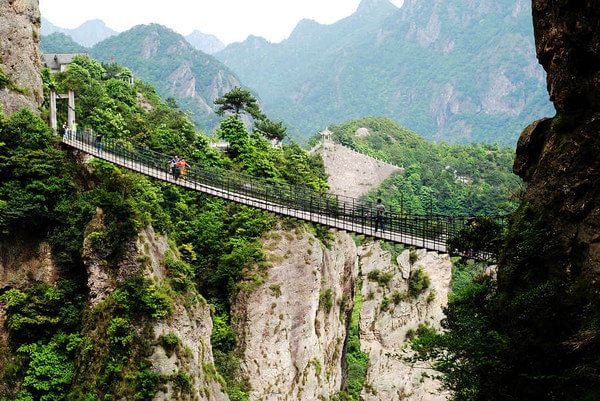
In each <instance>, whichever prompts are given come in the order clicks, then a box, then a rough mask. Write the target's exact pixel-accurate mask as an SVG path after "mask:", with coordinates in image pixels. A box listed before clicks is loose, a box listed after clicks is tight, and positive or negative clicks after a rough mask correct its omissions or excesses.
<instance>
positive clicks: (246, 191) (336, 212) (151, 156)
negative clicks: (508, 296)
mask: <svg viewBox="0 0 600 401" xmlns="http://www.w3.org/2000/svg"><path fill="white" fill-rule="evenodd" d="M64 140H65V141H66V142H68V141H69V140H72V141H76V142H77V147H78V148H80V149H81V150H83V151H88V152H89V153H92V154H96V155H98V156H99V157H101V158H103V159H106V160H108V161H110V160H111V158H114V157H118V158H121V159H122V160H124V161H125V167H127V163H131V164H133V163H135V164H136V166H135V167H136V169H137V170H138V171H140V172H142V173H145V174H146V175H153V174H152V173H154V174H155V172H156V171H157V170H158V171H160V173H161V175H162V174H164V178H165V179H166V180H170V181H172V180H173V176H172V172H171V171H170V165H169V164H170V162H169V161H170V159H171V156H168V155H165V154H162V153H159V152H156V151H153V150H151V149H147V148H142V147H138V146H134V145H133V144H131V143H129V142H125V141H121V140H114V139H104V138H102V139H100V140H98V138H97V137H94V135H93V133H91V132H77V133H73V132H71V133H68V134H66V135H65V137H64ZM131 167H133V166H131ZM178 181H181V182H186V183H188V184H190V185H188V186H193V187H195V188H197V189H201V187H202V186H205V187H208V188H210V189H211V190H213V191H217V192H219V193H221V194H223V195H227V196H223V197H229V198H231V196H232V194H233V195H234V200H235V197H238V198H240V197H245V198H251V199H252V200H253V203H259V204H263V205H265V206H267V205H269V206H271V207H272V206H277V207H280V208H285V209H289V210H295V211H298V212H301V213H302V214H303V215H305V217H307V220H310V219H309V218H308V217H311V216H315V215H318V216H320V217H322V218H324V219H325V221H324V224H327V219H330V220H335V221H343V222H344V223H345V224H346V225H345V226H346V227H347V229H348V231H354V232H357V233H363V234H365V235H371V236H376V237H378V238H383V239H390V240H392V239H393V240H395V241H399V242H402V238H409V237H410V238H412V243H414V239H415V238H417V239H421V240H422V244H417V245H421V247H423V248H434V249H442V248H443V249H445V246H446V243H447V241H448V239H449V238H451V237H453V236H455V235H456V234H458V233H459V231H460V230H461V229H463V228H464V227H465V226H466V225H467V224H469V222H470V221H472V220H473V217H469V216H445V215H435V214H427V215H416V214H409V213H404V212H403V211H397V210H393V209H390V208H387V210H386V211H385V212H384V213H383V225H384V229H383V230H381V228H380V227H379V230H377V229H376V228H377V227H376V225H377V215H378V213H377V210H376V209H375V207H374V205H373V204H372V203H370V202H366V201H362V200H359V199H356V198H350V197H345V196H337V195H333V194H330V193H327V192H320V191H316V190H314V189H312V188H309V187H306V186H292V185H290V184H287V183H285V182H280V181H275V180H271V179H266V178H260V177H254V176H249V175H247V174H243V173H239V172H234V171H231V170H225V169H221V168H215V167H198V166H191V167H189V168H187V169H186V173H185V174H183V175H181V176H180V178H179V179H178ZM265 208H266V207H265ZM266 209H268V208H266ZM499 219H501V218H499ZM313 220H314V219H313ZM407 242H408V241H407ZM469 256H473V255H469ZM477 256H478V257H479V258H481V259H490V258H492V257H493V255H477Z"/></svg>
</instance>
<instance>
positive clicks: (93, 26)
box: [41, 18, 225, 54]
mask: <svg viewBox="0 0 600 401" xmlns="http://www.w3.org/2000/svg"><path fill="white" fill-rule="evenodd" d="M41 32H42V36H49V35H51V34H53V33H62V34H65V35H67V36H69V37H71V39H73V41H74V42H75V43H77V44H79V45H81V46H83V47H92V46H94V45H95V44H96V43H99V42H102V41H103V40H104V39H108V38H110V37H111V36H115V35H117V34H118V33H119V32H117V31H115V30H113V29H111V28H109V27H108V26H106V24H105V23H104V22H103V21H101V20H91V21H86V22H84V23H83V24H81V25H80V26H79V27H77V28H75V29H67V28H61V27H59V26H56V25H54V24H53V23H52V22H50V21H48V20H47V19H45V18H42V29H41ZM185 38H186V39H187V41H188V42H189V43H190V44H191V45H192V46H193V47H195V48H196V49H197V50H200V51H203V52H204V53H208V54H213V53H216V52H218V51H220V50H223V49H224V48H225V45H224V44H223V42H221V40H219V38H217V37H216V36H214V35H209V34H206V33H202V32H200V31H198V30H195V31H193V32H192V33H190V34H189V35H187V36H186V37H185Z"/></svg>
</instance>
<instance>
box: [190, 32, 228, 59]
mask: <svg viewBox="0 0 600 401" xmlns="http://www.w3.org/2000/svg"><path fill="white" fill-rule="evenodd" d="M185 38H186V39H187V41H188V42H190V44H191V45H192V46H194V47H195V48H196V49H197V50H200V51H202V52H204V53H208V54H214V53H216V52H218V51H220V50H223V49H224V48H225V45H224V44H223V42H221V41H220V40H219V38H217V37H216V36H215V35H210V34H207V33H204V32H200V31H199V30H194V31H193V32H192V33H190V34H189V35H187V36H186V37H185Z"/></svg>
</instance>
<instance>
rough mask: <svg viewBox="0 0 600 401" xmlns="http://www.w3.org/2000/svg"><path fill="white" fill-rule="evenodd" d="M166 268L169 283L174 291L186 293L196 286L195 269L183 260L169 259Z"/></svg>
mask: <svg viewBox="0 0 600 401" xmlns="http://www.w3.org/2000/svg"><path fill="white" fill-rule="evenodd" d="M166 267H167V271H168V276H169V282H170V283H171V286H172V287H173V289H174V290H176V291H179V292H185V291H187V290H189V289H190V288H193V286H194V281H193V280H194V269H193V268H192V266H191V265H190V264H189V263H187V262H184V261H183V260H177V259H174V258H168V259H167V262H166Z"/></svg>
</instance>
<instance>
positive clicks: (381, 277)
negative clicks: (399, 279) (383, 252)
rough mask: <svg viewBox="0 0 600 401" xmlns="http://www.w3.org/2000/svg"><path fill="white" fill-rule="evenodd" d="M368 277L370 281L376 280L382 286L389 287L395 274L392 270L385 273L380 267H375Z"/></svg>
mask: <svg viewBox="0 0 600 401" xmlns="http://www.w3.org/2000/svg"><path fill="white" fill-rule="evenodd" d="M367 278H368V279H369V281H375V282H377V283H378V284H379V285H380V286H382V287H387V286H388V285H389V284H390V281H392V278H394V274H393V273H392V272H387V273H383V272H382V271H381V270H379V269H373V270H371V271H370V272H369V273H368V274H367Z"/></svg>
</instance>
